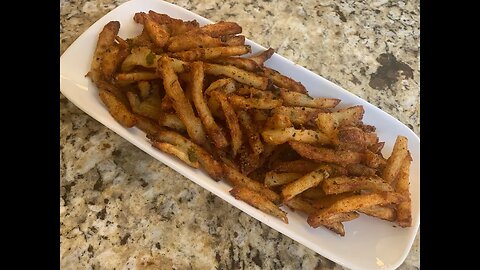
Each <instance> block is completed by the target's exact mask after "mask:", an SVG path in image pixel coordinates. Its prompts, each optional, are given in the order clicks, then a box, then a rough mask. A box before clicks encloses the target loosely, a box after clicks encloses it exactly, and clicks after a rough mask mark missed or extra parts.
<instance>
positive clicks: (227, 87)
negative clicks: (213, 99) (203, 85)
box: [205, 78, 236, 96]
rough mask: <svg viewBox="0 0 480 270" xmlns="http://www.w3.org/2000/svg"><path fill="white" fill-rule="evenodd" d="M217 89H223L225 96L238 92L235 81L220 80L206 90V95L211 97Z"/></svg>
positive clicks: (230, 79) (228, 79)
mask: <svg viewBox="0 0 480 270" xmlns="http://www.w3.org/2000/svg"><path fill="white" fill-rule="evenodd" d="M215 89H221V90H222V91H223V92H225V94H230V93H232V92H234V91H235V90H236V87H235V80H233V79H232V78H224V79H218V80H216V81H214V82H212V83H211V84H210V85H209V86H208V87H207V89H206V90H205V95H207V96H209V95H210V93H211V92H212V91H213V90H215Z"/></svg>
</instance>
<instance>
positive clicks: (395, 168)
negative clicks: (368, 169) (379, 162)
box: [382, 136, 408, 183]
mask: <svg viewBox="0 0 480 270" xmlns="http://www.w3.org/2000/svg"><path fill="white" fill-rule="evenodd" d="M407 155H408V139H407V138H406V137H403V136H398V137H397V140H396V141H395V145H394V146H393V151H392V155H391V156H390V157H389V158H388V159H387V164H386V165H385V168H384V170H383V174H382V177H383V179H385V181H387V182H388V183H392V182H393V181H395V180H396V179H397V177H398V174H399V173H400V168H401V167H402V163H403V160H404V159H405V158H406V157H407Z"/></svg>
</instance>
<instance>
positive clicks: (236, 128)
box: [211, 91, 243, 156]
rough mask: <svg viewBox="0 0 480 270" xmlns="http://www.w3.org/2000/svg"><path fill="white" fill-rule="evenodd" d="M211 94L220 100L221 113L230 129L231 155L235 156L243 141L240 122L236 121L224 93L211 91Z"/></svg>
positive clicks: (236, 118) (235, 116)
mask: <svg viewBox="0 0 480 270" xmlns="http://www.w3.org/2000/svg"><path fill="white" fill-rule="evenodd" d="M211 95H212V97H214V98H216V99H217V100H218V101H219V102H220V106H221V107H222V111H223V114H224V115H225V118H226V120H227V125H228V128H229V129H230V137H231V140H232V152H233V156H236V155H237V153H238V150H239V149H240V147H241V146H242V142H243V141H242V131H241V129H240V124H239V123H238V117H237V115H236V114H235V111H234V110H233V108H232V106H231V105H230V103H229V102H228V99H227V96H226V95H225V94H224V93H222V92H221V91H213V92H212V93H211Z"/></svg>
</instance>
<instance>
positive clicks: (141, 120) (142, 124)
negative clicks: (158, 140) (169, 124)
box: [135, 114, 160, 135]
mask: <svg viewBox="0 0 480 270" xmlns="http://www.w3.org/2000/svg"><path fill="white" fill-rule="evenodd" d="M135 118H136V119H137V123H136V124H135V126H136V127H137V128H139V129H140V130H142V131H143V132H145V133H146V134H151V135H153V134H156V133H157V132H159V131H160V126H159V125H158V124H156V123H155V122H154V121H153V120H152V119H149V118H147V117H144V116H141V115H139V114H135Z"/></svg>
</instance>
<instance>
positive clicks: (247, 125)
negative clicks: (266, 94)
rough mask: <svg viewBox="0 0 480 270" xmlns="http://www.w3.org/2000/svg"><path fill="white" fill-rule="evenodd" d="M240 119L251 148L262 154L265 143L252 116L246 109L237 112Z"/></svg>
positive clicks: (255, 152) (254, 151)
mask: <svg viewBox="0 0 480 270" xmlns="http://www.w3.org/2000/svg"><path fill="white" fill-rule="evenodd" d="M237 116H238V120H239V122H240V125H241V126H242V127H243V130H244V131H245V133H246V135H247V139H248V144H249V145H250V149H251V150H252V152H253V153H254V154H256V155H260V154H261V153H262V152H263V143H262V140H261V139H260V134H259V133H258V131H257V130H256V129H255V125H254V123H253V120H252V118H251V117H250V115H249V114H248V112H246V111H238V112H237Z"/></svg>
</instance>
